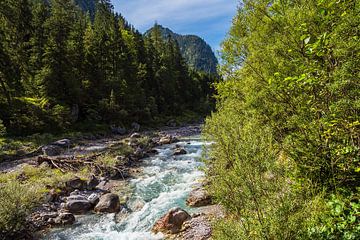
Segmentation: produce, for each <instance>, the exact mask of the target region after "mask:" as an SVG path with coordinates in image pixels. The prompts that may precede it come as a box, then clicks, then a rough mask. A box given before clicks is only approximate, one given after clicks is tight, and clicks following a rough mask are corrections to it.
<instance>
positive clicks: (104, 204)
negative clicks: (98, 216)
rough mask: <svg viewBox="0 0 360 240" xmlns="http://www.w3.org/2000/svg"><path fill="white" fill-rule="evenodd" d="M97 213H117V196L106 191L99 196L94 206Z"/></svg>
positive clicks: (118, 204) (118, 207)
mask: <svg viewBox="0 0 360 240" xmlns="http://www.w3.org/2000/svg"><path fill="white" fill-rule="evenodd" d="M95 211H96V212H99V213H117V212H119V211H120V199H119V196H118V195H116V194H114V193H108V194H105V195H103V196H101V198H100V200H99V203H98V204H97V205H96V207H95Z"/></svg>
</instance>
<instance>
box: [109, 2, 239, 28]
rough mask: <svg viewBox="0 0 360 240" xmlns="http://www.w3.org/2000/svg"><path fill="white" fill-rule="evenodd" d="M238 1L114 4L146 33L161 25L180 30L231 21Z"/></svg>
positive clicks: (117, 9)
mask: <svg viewBox="0 0 360 240" xmlns="http://www.w3.org/2000/svg"><path fill="white" fill-rule="evenodd" d="M237 2H238V0H113V3H114V5H115V7H116V11H119V12H121V13H122V14H123V15H124V16H125V17H126V19H128V20H129V22H131V23H132V24H133V25H134V26H135V27H137V28H139V29H146V28H147V27H149V26H151V25H153V24H154V22H155V21H158V22H159V23H160V24H161V23H163V24H164V25H166V24H168V25H176V26H178V27H181V26H185V25H189V24H196V23H198V22H200V21H208V20H211V19H216V18H220V17H230V18H231V17H232V16H233V15H234V12H235V10H236V6H237Z"/></svg>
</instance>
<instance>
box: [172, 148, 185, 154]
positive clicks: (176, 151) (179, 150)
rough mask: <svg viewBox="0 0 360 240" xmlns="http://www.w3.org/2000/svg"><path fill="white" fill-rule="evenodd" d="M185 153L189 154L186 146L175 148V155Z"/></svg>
mask: <svg viewBox="0 0 360 240" xmlns="http://www.w3.org/2000/svg"><path fill="white" fill-rule="evenodd" d="M184 154H187V152H186V150H185V149H184V148H176V149H175V150H174V155H184Z"/></svg>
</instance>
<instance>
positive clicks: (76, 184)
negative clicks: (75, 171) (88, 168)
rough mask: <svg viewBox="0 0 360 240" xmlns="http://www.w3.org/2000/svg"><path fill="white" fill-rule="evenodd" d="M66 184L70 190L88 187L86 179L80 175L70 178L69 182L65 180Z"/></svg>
mask: <svg viewBox="0 0 360 240" xmlns="http://www.w3.org/2000/svg"><path fill="white" fill-rule="evenodd" d="M65 186H66V188H67V189H68V190H69V191H72V190H75V189H79V190H82V189H84V188H85V187H86V181H84V180H82V179H80V178H78V177H74V178H72V179H70V180H68V181H67V182H65Z"/></svg>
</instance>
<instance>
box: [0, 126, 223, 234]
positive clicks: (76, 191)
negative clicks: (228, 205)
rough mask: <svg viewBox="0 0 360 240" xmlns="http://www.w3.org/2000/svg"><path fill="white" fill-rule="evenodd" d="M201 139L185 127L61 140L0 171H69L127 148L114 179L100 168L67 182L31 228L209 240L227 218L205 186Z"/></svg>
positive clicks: (38, 212)
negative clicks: (216, 221)
mask: <svg viewBox="0 0 360 240" xmlns="http://www.w3.org/2000/svg"><path fill="white" fill-rule="evenodd" d="M199 134H200V127H199V126H188V127H184V128H176V129H174V128H173V129H167V130H166V131H159V132H142V133H132V134H130V135H127V136H116V137H111V138H106V139H98V140H92V141H89V140H84V141H80V142H77V143H76V144H73V143H71V141H70V140H67V139H63V140H59V141H57V142H54V143H51V144H49V145H47V146H44V147H43V149H42V155H41V156H35V157H32V158H28V159H23V160H21V162H20V163H19V164H13V165H6V164H5V165H4V164H3V165H2V166H1V167H2V169H1V170H2V171H5V172H8V171H15V170H18V169H19V168H20V169H21V168H22V167H23V166H24V165H29V164H30V165H34V166H39V167H41V165H44V164H46V165H47V166H48V165H50V166H51V167H53V168H59V169H60V170H65V171H68V170H72V169H71V168H72V167H74V166H75V167H76V166H77V164H79V163H77V162H76V161H80V162H81V163H82V164H85V162H86V163H91V161H95V159H96V157H94V156H99V155H100V154H104V153H107V152H111V151H113V150H114V148H115V149H117V148H116V146H118V145H119V144H124V143H125V144H126V145H127V146H128V147H130V149H131V151H130V153H128V154H127V155H126V156H117V157H116V158H119V159H120V160H121V162H122V165H121V166H116V167H114V168H111V169H110V171H109V172H110V173H109V174H107V173H106V174H104V171H105V172H106V171H108V170H109V169H106V168H103V169H100V172H101V174H100V172H99V174H95V175H92V176H91V177H90V178H89V179H87V180H83V179H81V178H80V177H74V178H72V179H69V180H68V181H67V182H66V183H65V188H63V189H61V191H59V190H58V189H51V190H50V191H49V192H48V193H47V196H46V202H45V203H43V204H42V205H41V206H39V207H38V208H37V209H36V210H35V211H34V212H33V214H32V215H31V216H29V218H28V222H29V227H31V228H32V229H33V231H39V230H40V232H39V235H38V236H39V238H43V239H59V240H60V239H69V240H70V239H94V240H95V239H96V240H98V239H99V240H100V239H104V240H105V239H164V238H170V239H208V238H209V237H210V236H211V224H210V221H211V219H212V218H214V217H221V216H222V211H221V209H220V208H219V207H217V206H210V207H209V205H210V204H211V198H210V197H209V196H208V195H207V193H206V191H205V190H204V186H203V184H202V183H200V182H201V179H202V176H203V173H202V172H201V171H200V170H199V169H198V167H200V166H202V162H201V161H200V159H201V157H202V148H203V146H204V145H208V144H209V143H206V142H203V141H202V140H201V139H200V138H199V137H198V135H199ZM144 137H146V139H147V140H146V141H145V142H144V141H143V140H142V139H144ZM84 159H85V160H84ZM75 167H74V168H75ZM94 167H98V168H99V166H97V165H94ZM120 168H121V169H120ZM25 177H26V176H25ZM204 206H205V207H204ZM199 207H201V208H199ZM174 209H177V211H179V212H183V213H184V215H185V216H187V217H186V218H184V219H182V220H180V221H178V219H177V218H178V217H179V216H181V214H180V215H178V214H175V216H172V215H174V214H173V212H172V211H174ZM174 219H175V221H174ZM169 229H170V231H169ZM171 229H176V231H172V230H171Z"/></svg>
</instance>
